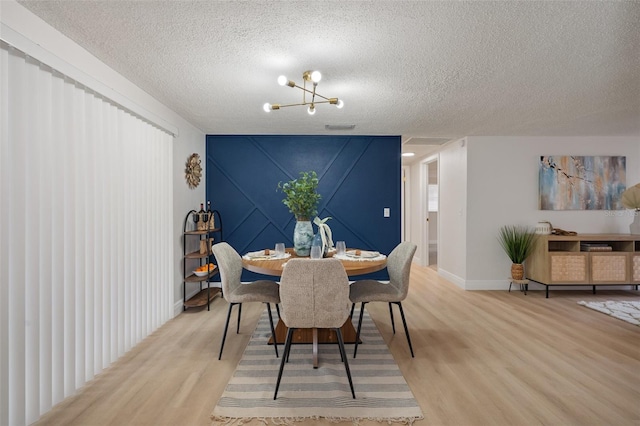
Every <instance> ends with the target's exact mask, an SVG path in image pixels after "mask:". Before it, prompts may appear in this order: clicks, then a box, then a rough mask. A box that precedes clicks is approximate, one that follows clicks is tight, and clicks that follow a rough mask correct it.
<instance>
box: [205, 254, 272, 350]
mask: <svg viewBox="0 0 640 426" xmlns="http://www.w3.org/2000/svg"><path fill="white" fill-rule="evenodd" d="M212 250H213V255H214V256H215V257H216V262H217V263H218V268H219V270H220V280H221V281H222V297H224V299H225V300H226V301H227V302H229V311H228V312H227V322H226V323H225V325H224V334H223V335H222V343H220V354H219V355H218V359H221V358H222V349H224V341H225V339H226V337H227V329H228V328H229V318H230V317H231V310H232V309H233V307H234V306H235V305H238V324H237V326H236V333H238V332H239V331H240V316H241V315H242V304H243V303H244V302H262V303H266V304H267V312H268V313H269V323H270V324H271V334H272V336H273V347H274V348H275V351H276V357H277V356H278V344H277V342H276V332H275V328H274V327H273V317H272V315H271V303H273V304H275V305H276V309H278V303H280V294H279V291H280V288H279V286H278V283H277V282H275V281H268V280H259V281H253V282H251V283H246V284H242V282H241V281H240V277H241V275H242V258H241V257H240V255H239V254H238V252H237V251H235V249H234V248H233V247H231V246H230V245H229V244H227V243H224V242H222V243H218V244H215V245H214V246H213V247H212Z"/></svg>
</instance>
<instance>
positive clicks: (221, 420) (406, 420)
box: [211, 415, 424, 426]
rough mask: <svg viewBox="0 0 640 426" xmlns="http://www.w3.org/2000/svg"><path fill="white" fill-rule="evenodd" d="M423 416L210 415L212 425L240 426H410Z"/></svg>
mask: <svg viewBox="0 0 640 426" xmlns="http://www.w3.org/2000/svg"><path fill="white" fill-rule="evenodd" d="M423 419H424V417H423V416H420V417H394V418H384V417H324V416H310V417H222V416H214V415H212V416H211V421H212V423H211V425H212V426H222V425H224V426H242V425H244V424H245V423H248V422H251V421H254V420H255V421H258V422H260V423H262V424H264V425H276V426H291V425H293V424H295V423H297V422H303V421H305V420H326V421H329V422H331V423H343V422H351V423H352V424H353V425H354V426H358V425H359V424H360V422H361V421H362V420H371V421H375V422H379V423H387V424H388V425H393V424H402V425H408V426H411V425H413V423H414V422H415V421H417V420H423Z"/></svg>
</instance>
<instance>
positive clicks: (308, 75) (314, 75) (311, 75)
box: [263, 71, 344, 115]
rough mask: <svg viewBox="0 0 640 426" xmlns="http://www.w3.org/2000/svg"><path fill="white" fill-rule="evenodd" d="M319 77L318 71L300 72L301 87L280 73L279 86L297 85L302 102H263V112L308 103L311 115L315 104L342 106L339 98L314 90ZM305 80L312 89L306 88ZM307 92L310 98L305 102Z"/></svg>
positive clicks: (320, 76)
mask: <svg viewBox="0 0 640 426" xmlns="http://www.w3.org/2000/svg"><path fill="white" fill-rule="evenodd" d="M321 78H322V74H320V71H305V72H303V73H302V81H303V83H302V87H300V86H298V85H297V84H296V83H295V82H293V81H291V80H289V79H288V78H287V77H285V76H284V75H281V76H280V77H278V84H279V85H280V86H289V87H297V88H298V89H300V90H302V103H300V104H287V105H281V104H270V103H266V104H264V106H263V109H264V110H265V112H269V111H273V110H278V109H280V108H284V107H290V106H307V105H309V108H308V109H307V112H308V113H309V115H313V114H315V113H316V104H331V105H335V106H336V107H337V108H342V107H343V106H344V102H342V101H341V100H340V99H338V98H325V97H324V96H322V95H321V94H320V93H318V92H316V87H318V82H319V81H320V79H321ZM307 82H308V83H310V84H313V89H312V90H310V89H307ZM307 93H309V94H310V96H311V100H310V101H309V102H307ZM317 98H320V99H323V100H318V99H317Z"/></svg>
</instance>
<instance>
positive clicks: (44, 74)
mask: <svg viewBox="0 0 640 426" xmlns="http://www.w3.org/2000/svg"><path fill="white" fill-rule="evenodd" d="M52 90H53V86H52V76H51V74H50V70H41V71H40V72H38V73H37V92H38V93H40V94H42V95H41V96H42V97H44V98H46V99H51V95H52ZM37 105H38V111H37V114H36V116H37V119H38V123H37V125H36V126H35V129H36V132H37V133H36V141H41V143H40V147H39V151H40V157H39V161H38V163H39V166H38V173H39V179H40V193H39V195H38V198H37V208H36V209H37V211H38V218H39V221H40V227H39V229H40V230H41V231H40V232H39V238H38V246H37V250H38V260H39V271H40V274H41V275H40V281H39V286H38V292H39V300H40V303H38V308H39V310H40V336H39V338H40V354H39V357H40V360H39V364H40V367H39V370H40V377H39V379H40V380H39V384H38V387H39V391H40V401H39V402H40V407H39V410H38V412H39V413H42V412H45V411H48V410H50V409H51V407H52V400H53V396H52V392H53V385H52V356H51V355H52V352H53V345H52V336H53V335H54V332H53V316H52V312H53V309H52V303H51V301H52V296H53V256H52V241H53V240H54V238H53V215H52V214H51V211H52V204H53V197H54V193H53V191H54V188H55V185H54V183H53V170H54V168H53V164H54V161H52V159H53V158H54V152H55V149H54V144H53V138H52V137H51V135H52V134H53V127H52V114H53V112H52V103H51V102H38V103H37ZM34 172H35V170H34Z"/></svg>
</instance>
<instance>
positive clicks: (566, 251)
mask: <svg viewBox="0 0 640 426" xmlns="http://www.w3.org/2000/svg"><path fill="white" fill-rule="evenodd" d="M525 269H526V275H527V278H528V279H529V280H531V281H535V282H538V283H540V284H543V285H545V286H546V297H547V298H548V297H549V286H553V285H563V286H567V285H574V286H579V285H590V286H592V287H593V292H594V293H595V291H596V286H604V285H609V286H610V285H631V286H634V287H635V289H636V290H637V289H638V284H640V235H630V234H578V235H570V236H563V235H542V236H540V238H539V239H538V241H537V243H536V246H535V248H534V251H533V253H532V254H531V256H530V257H529V258H527V261H526V268H525Z"/></svg>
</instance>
